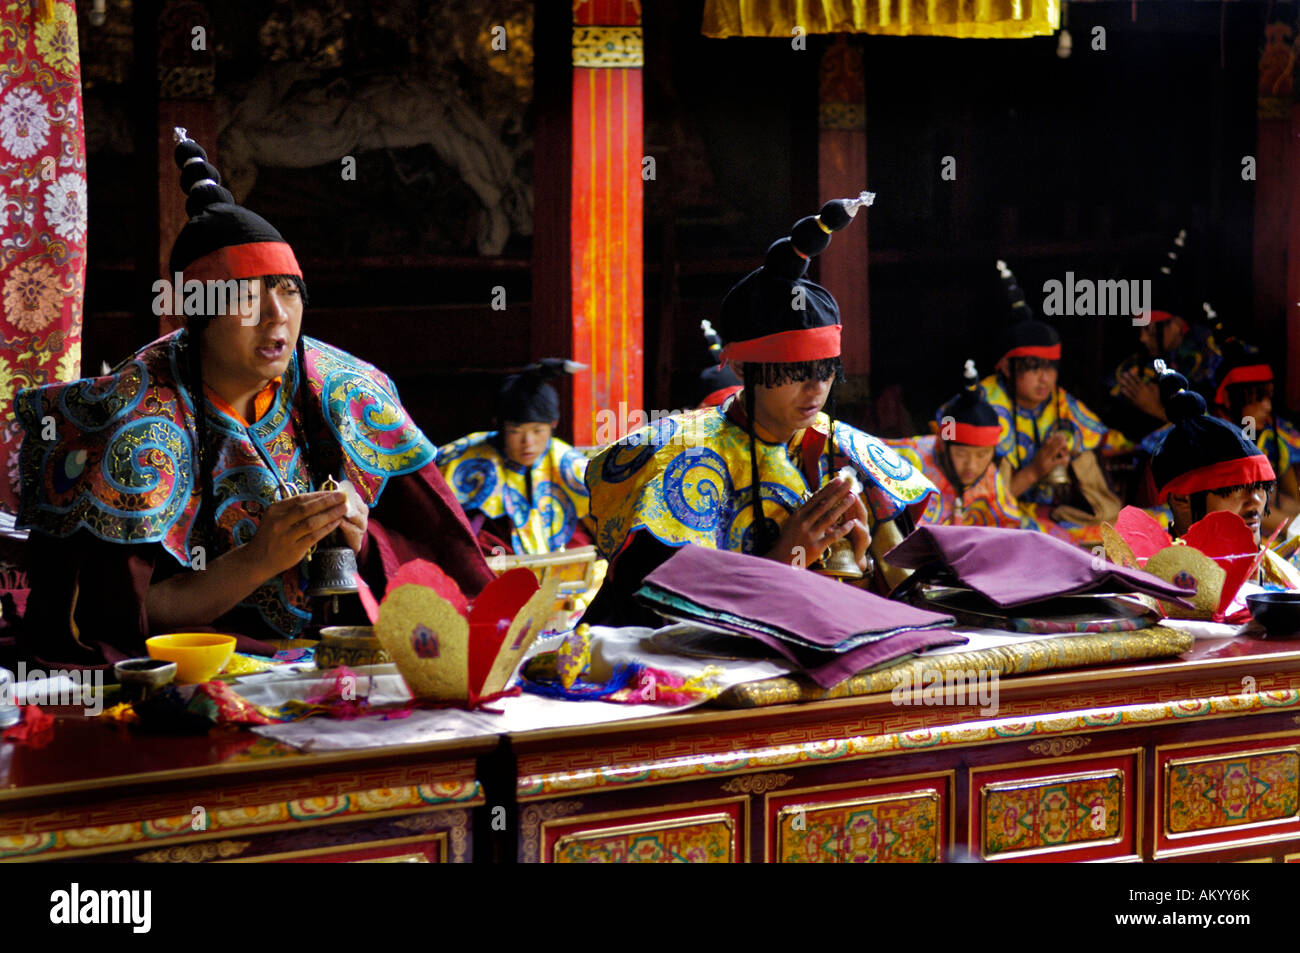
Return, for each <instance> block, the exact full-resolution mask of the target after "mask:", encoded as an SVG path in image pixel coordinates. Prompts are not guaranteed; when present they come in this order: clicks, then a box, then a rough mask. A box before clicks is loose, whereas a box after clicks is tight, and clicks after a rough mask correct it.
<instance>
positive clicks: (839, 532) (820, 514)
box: [765, 477, 871, 567]
mask: <svg viewBox="0 0 1300 953" xmlns="http://www.w3.org/2000/svg"><path fill="white" fill-rule="evenodd" d="M855 504H856V506H857V507H858V509H859V510H861V509H862V501H861V500H860V499H859V498H858V497H857V496H856V495H855V494H854V492H853V489H852V487H851V486H850V484H849V482H848V481H847V480H844V479H841V478H840V477H836V478H835V479H834V480H831V481H830V482H829V483H827V484H826V485H825V486H824V487H822V488H821V489H820V490H818V491H817V492H816V493H814V494H813V495H812V498H811V499H809V500H808V502H807V503H805V504H804V505H803V506H801V507H799V509H797V510H795V511H794V512H793V513H791V514H790V515H789V517H787V518H786V521H785V523H784V525H782V527H781V535H780V536H778V537H777V540H776V545H775V546H773V547H772V548H771V549H770V550H769V551H768V552H767V553H766V554H765V556H766V558H767V559H775V560H776V561H777V562H783V563H786V564H788V565H791V566H796V567H804V566H807V565H809V564H810V563H814V562H816V561H817V560H818V559H820V558H821V556H822V553H824V552H825V551H826V547H827V546H829V545H830V544H831V543H833V542H835V541H836V540H837V539H839V538H840V537H842V536H846V535H848V534H850V533H853V532H854V531H855V529H860V530H861V532H862V534H863V535H866V520H865V511H863V517H864V518H863V520H862V523H861V525H859V523H858V521H857V520H855V519H853V518H852V516H850V517H849V518H848V519H845V520H844V521H843V522H840V520H841V518H842V517H844V515H845V514H846V513H848V512H849V510H850V509H852V508H853V507H854V505H855ZM866 538H867V543H870V541H871V537H870V536H869V535H867V536H866ZM862 552H863V553H865V552H866V544H864V545H863V549H862ZM854 554H855V555H857V541H856V540H855V544H854Z"/></svg>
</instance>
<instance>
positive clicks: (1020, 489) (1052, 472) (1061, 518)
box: [980, 261, 1131, 545]
mask: <svg viewBox="0 0 1300 953" xmlns="http://www.w3.org/2000/svg"><path fill="white" fill-rule="evenodd" d="M997 264H998V272H999V274H1000V275H1001V277H1002V282H1003V286H1004V288H1005V290H1006V293H1007V298H1008V301H1009V302H1010V304H1011V323H1010V325H1009V326H1008V327H1007V329H1006V331H1005V332H1004V333H1003V336H1002V341H1001V346H1000V348H999V355H1000V356H999V358H998V362H997V373H996V374H994V375H992V376H990V377H986V378H985V379H984V380H983V381H981V382H980V386H981V387H983V389H984V395H985V397H987V398H988V402H989V404H990V405H991V406H992V407H993V409H994V410H995V411H996V412H997V415H998V417H999V419H1000V422H1001V427H1002V434H1001V437H1000V438H999V440H998V456H999V457H1001V458H1002V459H1003V460H1004V461H1005V465H1006V466H1009V467H1010V471H1011V475H1010V478H1009V485H1010V488H1011V492H1012V494H1013V495H1015V497H1016V498H1017V499H1018V500H1019V501H1020V508H1021V514H1022V515H1023V516H1024V518H1025V520H1026V521H1027V526H1028V528H1032V529H1038V530H1041V531H1043V532H1047V533H1051V534H1052V535H1054V536H1057V537H1059V538H1061V539H1064V540H1066V541H1067V542H1072V543H1076V544H1079V545H1095V544H1099V543H1100V542H1101V525H1100V524H1101V520H1103V519H1113V518H1114V516H1115V515H1116V514H1118V512H1119V500H1118V499H1117V498H1114V495H1113V494H1112V493H1111V492H1110V490H1109V488H1108V487H1107V486H1106V483H1105V478H1104V476H1103V475H1102V474H1101V471H1100V467H1099V466H1098V464H1097V461H1096V457H1095V456H1094V455H1093V451H1101V452H1104V451H1119V450H1127V449H1129V448H1130V446H1131V445H1130V444H1129V441H1128V440H1127V438H1125V436H1124V435H1123V434H1122V433H1120V432H1119V431H1117V430H1111V429H1110V428H1109V427H1107V426H1106V425H1105V424H1104V423H1102V421H1101V419H1100V418H1099V417H1097V415H1096V414H1094V413H1093V412H1092V411H1091V410H1089V409H1088V408H1087V407H1086V406H1085V405H1084V403H1083V402H1082V401H1080V400H1078V399H1077V398H1076V397H1074V395H1073V394H1070V393H1069V392H1068V391H1066V390H1065V389H1064V388H1063V387H1061V386H1060V385H1059V383H1058V374H1059V372H1060V364H1061V336H1060V335H1059V334H1058V333H1057V331H1056V329H1055V328H1054V327H1052V326H1051V325H1049V324H1045V323H1043V322H1042V321H1038V320H1036V319H1035V317H1034V312H1033V309H1032V308H1031V307H1030V306H1029V303H1028V302H1027V301H1026V300H1025V294H1024V291H1022V290H1021V288H1020V285H1019V284H1018V283H1017V282H1016V278H1015V275H1013V274H1012V273H1011V269H1009V268H1008V267H1007V265H1006V262H1003V261H999V262H998V263H997ZM1071 470H1073V471H1074V475H1073V476H1072V475H1071V473H1070V471H1071ZM1080 470H1082V471H1083V473H1082V475H1080V473H1079V471H1080ZM1071 480H1074V481H1076V484H1085V485H1083V486H1081V487H1078V489H1079V493H1078V494H1077V496H1079V497H1082V499H1076V500H1074V502H1075V503H1076V504H1078V503H1082V502H1084V501H1086V502H1087V504H1088V505H1089V506H1090V507H1092V514H1091V515H1090V514H1088V513H1086V512H1084V511H1083V509H1082V506H1080V505H1074V506H1070V507H1064V508H1063V507H1062V505H1061V504H1062V500H1061V499H1060V498H1058V496H1057V487H1058V486H1064V485H1067V484H1070V481H1071ZM1071 485H1074V484H1071ZM1103 500H1109V501H1113V505H1112V506H1106V507H1104V511H1103V512H1100V513H1098V512H1096V510H1097V509H1098V508H1099V507H1101V506H1102V501H1103ZM1112 509H1113V512H1111V510H1112Z"/></svg>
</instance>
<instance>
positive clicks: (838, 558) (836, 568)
mask: <svg viewBox="0 0 1300 953" xmlns="http://www.w3.org/2000/svg"><path fill="white" fill-rule="evenodd" d="M836 476H839V477H841V478H843V479H846V480H849V481H851V486H852V487H853V492H854V493H861V492H862V485H861V484H860V483H859V482H858V480H857V477H856V476H855V475H854V474H853V471H852V470H851V469H849V468H848V467H843V468H841V470H840V472H839V473H837V474H836ZM811 497H812V494H808V495H806V496H805V500H807V499H811ZM840 522H841V523H842V522H843V519H841V520H840ZM867 567H868V572H871V571H872V569H873V566H872V562H871V556H870V554H868V555H867ZM809 568H810V569H812V570H813V572H819V573H821V574H822V575H823V576H831V577H833V578H835V579H861V578H863V577H864V576H865V575H867V573H864V572H863V571H862V570H861V569H860V568H859V567H858V561H857V560H856V559H854V558H853V543H852V542H851V541H850V540H849V538H848V537H847V536H841V537H840V538H839V539H837V540H836V541H835V542H833V543H831V544H830V545H829V546H828V547H826V551H825V552H824V553H822V557H821V559H820V560H819V561H818V562H816V563H814V564H813V565H812V566H810V567H809Z"/></svg>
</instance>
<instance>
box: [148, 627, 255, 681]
mask: <svg viewBox="0 0 1300 953" xmlns="http://www.w3.org/2000/svg"><path fill="white" fill-rule="evenodd" d="M144 644H145V646H146V647H147V648H148V649H149V657H150V658H156V659H162V660H163V661H164V662H175V663H176V681H178V682H206V681H210V680H211V679H212V677H213V676H214V675H216V674H217V673H218V672H219V671H221V668H222V666H223V665H225V664H226V663H227V662H229V661H230V656H232V655H234V654H235V637H234V636H233V635H217V634H216V633H215V632H178V633H175V634H173V635H155V636H154V637H153V638H151V639H145V643H144Z"/></svg>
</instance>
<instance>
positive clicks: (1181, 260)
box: [1110, 230, 1220, 435]
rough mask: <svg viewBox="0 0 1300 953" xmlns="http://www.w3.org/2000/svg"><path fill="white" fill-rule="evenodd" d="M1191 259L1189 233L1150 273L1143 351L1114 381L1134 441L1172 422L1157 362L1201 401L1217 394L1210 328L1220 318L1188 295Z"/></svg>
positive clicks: (1127, 361)
mask: <svg viewBox="0 0 1300 953" xmlns="http://www.w3.org/2000/svg"><path fill="white" fill-rule="evenodd" d="M1187 258H1188V256H1187V232H1186V231H1185V230H1184V231H1180V232H1179V233H1178V235H1177V237H1175V238H1174V241H1173V244H1172V245H1171V246H1170V248H1169V250H1168V251H1167V252H1166V253H1165V255H1164V257H1163V258H1162V259H1161V261H1160V264H1159V265H1158V266H1157V267H1155V268H1154V269H1153V270H1152V271H1151V272H1150V273H1149V274H1150V277H1149V278H1148V279H1147V280H1149V281H1150V282H1151V300H1150V301H1149V302H1147V304H1148V306H1149V310H1148V312H1147V313H1146V314H1144V315H1142V316H1141V318H1140V319H1139V323H1138V338H1139V340H1140V342H1141V345H1142V347H1141V350H1140V351H1139V352H1138V353H1136V354H1133V355H1131V356H1129V357H1128V358H1126V359H1125V360H1124V361H1123V362H1121V363H1120V365H1119V367H1117V368H1116V369H1115V373H1114V376H1113V379H1112V383H1111V388H1110V394H1111V396H1112V397H1115V398H1119V399H1120V400H1121V401H1122V403H1123V404H1124V405H1125V406H1124V407H1123V408H1122V409H1121V408H1117V413H1120V412H1122V413H1123V414H1124V415H1125V416H1124V419H1123V420H1119V421H1117V422H1118V423H1120V424H1121V426H1123V428H1124V429H1125V430H1126V431H1128V432H1129V433H1132V434H1134V435H1136V434H1140V433H1148V434H1149V433H1150V432H1151V431H1152V430H1153V428H1155V427H1159V426H1160V425H1161V424H1163V423H1165V422H1166V420H1167V418H1166V417H1165V410H1164V405H1163V404H1162V403H1161V400H1160V388H1159V385H1158V383H1157V378H1158V377H1159V372H1158V371H1157V370H1156V369H1155V362H1156V361H1157V360H1160V361H1164V366H1165V367H1166V368H1168V369H1169V370H1172V371H1177V372H1178V373H1179V374H1182V375H1183V376H1184V377H1185V378H1187V380H1188V381H1189V382H1190V383H1191V386H1192V388H1193V389H1194V390H1196V391H1197V392H1199V393H1200V394H1201V395H1202V396H1209V394H1210V393H1211V392H1212V390H1213V386H1214V385H1213V383H1212V382H1213V378H1214V374H1215V370H1216V368H1217V367H1218V364H1219V359H1220V353H1219V345H1218V342H1217V341H1216V339H1215V334H1214V331H1213V329H1212V327H1211V326H1210V325H1211V323H1212V322H1213V321H1214V319H1215V315H1214V313H1213V311H1212V309H1210V307H1209V305H1207V304H1206V305H1201V306H1199V307H1198V306H1196V304H1195V301H1196V299H1195V298H1194V297H1193V296H1192V295H1191V294H1189V293H1188V291H1187V288H1186V286H1187V284H1188V279H1187V268H1188V262H1187ZM1135 317H1136V316H1135ZM1130 425H1131V426H1130Z"/></svg>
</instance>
